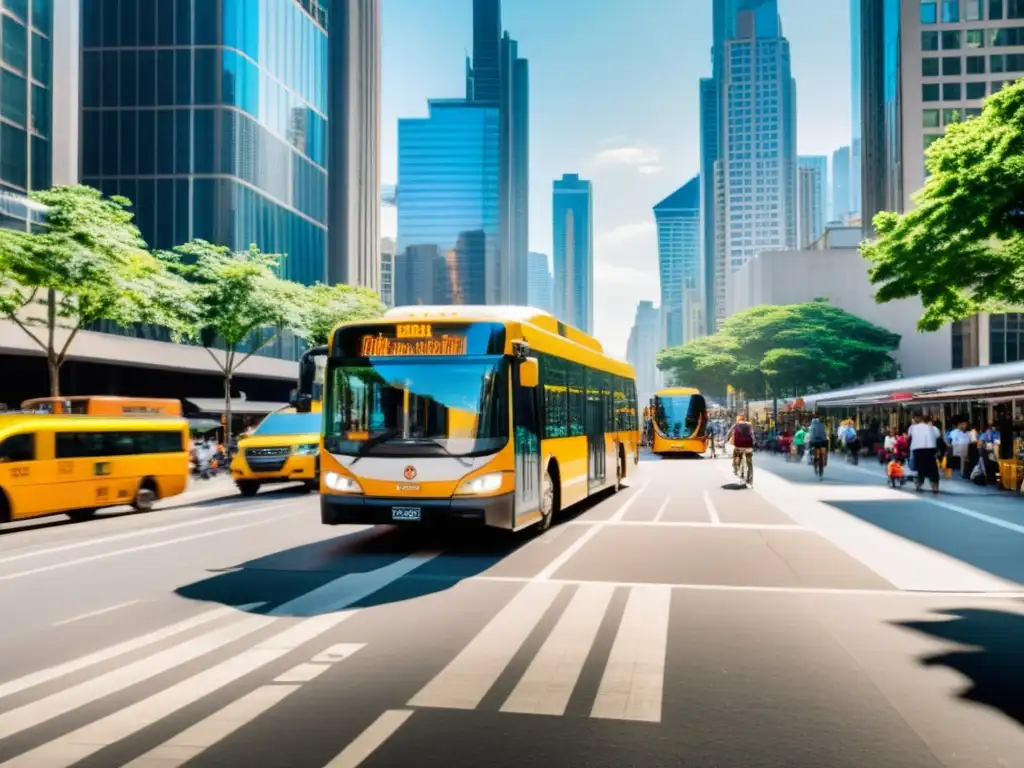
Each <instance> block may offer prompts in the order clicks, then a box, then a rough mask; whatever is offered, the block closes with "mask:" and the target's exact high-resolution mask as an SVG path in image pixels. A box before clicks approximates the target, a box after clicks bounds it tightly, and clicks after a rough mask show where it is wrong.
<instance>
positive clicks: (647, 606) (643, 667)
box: [590, 586, 672, 723]
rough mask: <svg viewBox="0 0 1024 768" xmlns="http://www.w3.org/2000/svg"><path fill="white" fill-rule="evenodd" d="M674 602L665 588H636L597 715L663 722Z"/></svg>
mask: <svg viewBox="0 0 1024 768" xmlns="http://www.w3.org/2000/svg"><path fill="white" fill-rule="evenodd" d="M671 604H672V591H671V590H670V589H665V588H664V587H651V586H646V587H635V588H634V589H633V590H632V591H631V592H630V594H629V600H627V601H626V611H625V614H624V615H623V617H622V623H621V624H619V632H618V634H617V635H616V636H615V643H614V644H613V645H612V652H611V653H610V654H609V656H608V664H607V666H606V667H605V668H604V677H603V678H602V679H601V686H600V687H599V688H598V690H597V698H596V699H595V700H594V708H593V709H592V710H591V712H590V716H591V717H597V718H605V719H615V720H642V721H645V722H649V723H660V722H661V703H662V701H661V700H662V692H663V689H664V685H665V654H666V652H667V648H668V615H669V609H670V607H671Z"/></svg>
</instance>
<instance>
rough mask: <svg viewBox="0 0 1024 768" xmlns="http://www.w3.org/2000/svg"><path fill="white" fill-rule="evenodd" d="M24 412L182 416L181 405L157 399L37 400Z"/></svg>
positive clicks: (26, 404)
mask: <svg viewBox="0 0 1024 768" xmlns="http://www.w3.org/2000/svg"><path fill="white" fill-rule="evenodd" d="M21 410H23V411H35V412H37V413H55V414H87V415H89V416H142V415H147V416H181V401H180V400H171V399H168V398H155V397H117V396H113V395H75V396H73V397H36V398H33V399H31V400H26V401H25V402H23V403H22V404H21Z"/></svg>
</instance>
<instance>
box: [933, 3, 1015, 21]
mask: <svg viewBox="0 0 1024 768" xmlns="http://www.w3.org/2000/svg"><path fill="white" fill-rule="evenodd" d="M1011 1H1012V0H1011ZM958 21H960V0H942V23H943V24H956V23H957V22H958Z"/></svg>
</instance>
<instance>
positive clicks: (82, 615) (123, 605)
mask: <svg viewBox="0 0 1024 768" xmlns="http://www.w3.org/2000/svg"><path fill="white" fill-rule="evenodd" d="M138 602H139V601H138V600H129V601H128V602H126V603H118V604H117V605H111V606H110V607H109V608H100V609H99V610H98V611H89V613H80V614H79V615H77V616H72V617H71V618H70V619H64V621H55V622H54V623H53V626H55V627H63V626H64V625H65V624H72V623H74V622H76V621H82V620H83V619H91V618H94V617H96V616H102V615H103V614H105V613H113V612H114V611H119V610H121V609H122V608H127V607H128V606H129V605H135V604H137V603H138Z"/></svg>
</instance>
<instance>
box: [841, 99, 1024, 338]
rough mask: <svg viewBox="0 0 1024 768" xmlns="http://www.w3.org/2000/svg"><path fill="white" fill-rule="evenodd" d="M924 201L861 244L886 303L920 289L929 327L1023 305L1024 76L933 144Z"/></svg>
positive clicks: (880, 218) (880, 220)
mask: <svg viewBox="0 0 1024 768" xmlns="http://www.w3.org/2000/svg"><path fill="white" fill-rule="evenodd" d="M925 165H926V167H927V169H928V173H929V177H928V180H927V181H926V182H925V185H924V187H923V188H922V189H920V190H919V191H918V192H917V193H916V194H915V195H914V203H915V207H914V209H913V210H911V211H910V212H908V213H906V214H903V215H899V214H896V213H890V212H882V213H879V214H877V215H876V216H875V217H874V219H873V224H874V228H875V232H876V233H877V238H876V239H875V240H873V241H866V242H864V243H862V244H861V253H862V254H863V255H864V257H865V258H867V259H868V260H869V261H871V262H872V266H871V271H870V276H871V281H872V283H874V284H875V285H876V286H878V291H877V295H876V298H877V300H878V301H879V302H881V303H884V302H888V301H893V300H895V299H903V298H907V297H911V296H919V297H920V298H921V301H922V303H923V304H924V314H923V315H922V316H921V319H920V321H919V322H918V327H919V328H920V329H921V330H936V329H938V328H940V327H942V326H943V325H945V324H946V323H949V322H951V321H954V320H961V319H963V318H966V317H970V316H971V315H974V314H976V313H978V312H989V311H1000V310H1002V311H1006V310H1007V309H1009V308H1016V307H1021V306H1024V80H1018V81H1017V82H1016V83H1014V84H1013V85H1010V86H1007V87H1005V88H1003V89H1002V90H1001V91H999V92H998V93H997V94H995V95H993V96H992V97H990V98H989V99H988V100H987V101H986V102H985V107H984V110H983V112H982V114H981V115H980V116H978V117H973V118H970V119H968V120H966V121H964V122H962V123H957V124H954V125H950V126H949V127H948V128H947V129H946V133H945V136H943V137H942V138H941V139H939V140H937V141H935V142H934V143H932V145H931V146H930V147H929V148H928V151H927V159H926V163H925Z"/></svg>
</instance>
